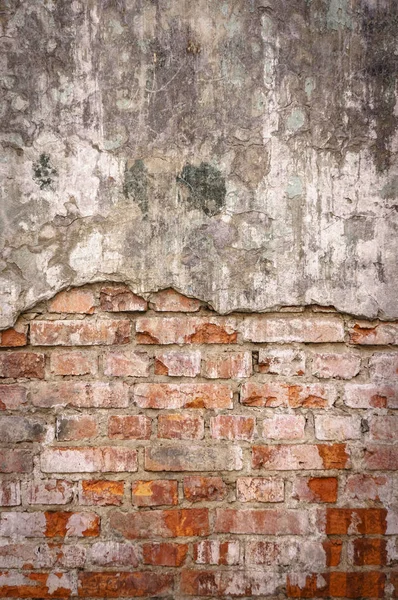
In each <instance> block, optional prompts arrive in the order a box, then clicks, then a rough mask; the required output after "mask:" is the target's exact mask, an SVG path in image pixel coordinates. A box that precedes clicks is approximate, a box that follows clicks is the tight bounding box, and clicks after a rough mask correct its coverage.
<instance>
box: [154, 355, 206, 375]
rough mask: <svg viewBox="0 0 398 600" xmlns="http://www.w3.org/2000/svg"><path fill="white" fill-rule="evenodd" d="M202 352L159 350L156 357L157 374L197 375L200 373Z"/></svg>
mask: <svg viewBox="0 0 398 600" xmlns="http://www.w3.org/2000/svg"><path fill="white" fill-rule="evenodd" d="M201 357H202V355H201V352H200V350H196V351H194V352H181V351H177V350H171V351H169V352H157V353H156V357H155V375H168V376H169V377H196V375H199V373H200V362H201Z"/></svg>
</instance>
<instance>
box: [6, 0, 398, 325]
mask: <svg viewBox="0 0 398 600" xmlns="http://www.w3.org/2000/svg"><path fill="white" fill-rule="evenodd" d="M3 5H4V9H2V11H1V14H0V25H1V37H0V44H1V53H0V85H1V88H2V93H3V99H4V100H3V102H2V104H1V109H0V113H1V114H0V118H1V136H0V141H1V147H0V148H1V156H0V173H1V194H2V200H1V205H0V244H1V253H0V306H1V314H0V327H1V328H5V327H7V326H9V325H10V324H12V322H13V321H14V320H15V317H16V315H17V314H18V313H19V312H20V311H22V310H25V309H27V308H29V307H32V306H34V305H35V304H36V303H37V302H38V301H41V300H43V299H47V298H49V297H51V296H53V295H54V293H56V292H57V291H59V290H61V289H63V288H66V287H68V286H71V285H77V286H79V285H83V284H85V283H87V282H95V281H103V280H112V281H123V282H125V283H127V284H128V285H129V286H130V287H131V288H132V289H133V290H134V291H135V292H138V293H140V294H142V295H144V296H145V294H148V293H149V292H151V291H154V290H157V289H163V288H167V287H173V288H175V289H177V290H179V291H181V292H183V293H184V294H186V295H188V296H193V297H197V298H200V299H202V300H204V301H207V302H209V303H210V304H211V305H212V306H213V307H214V308H215V309H216V310H217V311H219V312H221V313H228V312H231V311H233V310H243V311H266V310H270V309H272V308H277V307H280V306H293V305H311V304H320V305H333V306H335V307H336V308H337V309H339V310H340V311H344V312H346V313H351V314H355V315H363V316H366V317H369V318H373V317H376V316H378V317H380V318H382V319H393V318H396V317H398V304H397V302H396V298H397V295H398V278H397V272H398V269H397V242H396V240H397V225H398V211H397V208H398V201H397V196H398V167H397V162H396V152H397V139H398V138H397V134H396V123H397V114H398V112H397V111H398V109H397V95H396V81H397V77H396V75H397V71H398V59H397V40H396V29H397V24H398V6H397V5H396V3H395V2H393V0H379V1H377V2H376V1H375V0H351V1H350V0H226V1H223V2H211V1H210V0H197V1H196V2H189V1H188V0H162V1H161V2H160V1H157V0H147V1H143V0H141V1H140V0H116V1H115V0H112V1H110V0H109V1H108V0H85V1H84V2H83V1H79V0H73V1H72V2H55V1H52V0H31V1H29V2H25V1H18V0H8V1H7V0H5V1H4V3H3Z"/></svg>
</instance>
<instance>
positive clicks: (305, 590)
mask: <svg viewBox="0 0 398 600" xmlns="http://www.w3.org/2000/svg"><path fill="white" fill-rule="evenodd" d="M385 578H386V576H385V574H384V573H380V572H372V571H367V572H364V573H359V572H357V573H342V572H339V571H334V572H332V573H322V574H317V575H302V574H301V573H300V574H298V575H294V574H289V575H288V584H287V595H288V597H289V598H383V597H384V584H385Z"/></svg>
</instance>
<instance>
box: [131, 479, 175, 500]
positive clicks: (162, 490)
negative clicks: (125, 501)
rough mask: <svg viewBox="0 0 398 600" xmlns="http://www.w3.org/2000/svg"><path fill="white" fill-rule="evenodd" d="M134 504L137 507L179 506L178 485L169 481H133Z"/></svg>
mask: <svg viewBox="0 0 398 600" xmlns="http://www.w3.org/2000/svg"><path fill="white" fill-rule="evenodd" d="M131 497H132V502H133V504H134V505H135V506H162V505H165V506H166V505H175V504H178V483H177V481H173V480H168V479H155V480H152V481H133V483H132V487H131Z"/></svg>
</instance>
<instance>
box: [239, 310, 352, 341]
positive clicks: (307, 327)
mask: <svg viewBox="0 0 398 600" xmlns="http://www.w3.org/2000/svg"><path fill="white" fill-rule="evenodd" d="M241 330H242V335H243V339H244V340H245V341H249V342H256V343H264V342H268V343H269V342H273V343H274V342H280V343H282V344H283V343H290V342H305V343H312V344H316V343H324V342H343V341H344V323H343V321H342V319H340V318H338V317H321V316H319V317H305V316H300V317H267V316H252V317H246V318H245V319H244V321H243V324H242V327H241Z"/></svg>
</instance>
